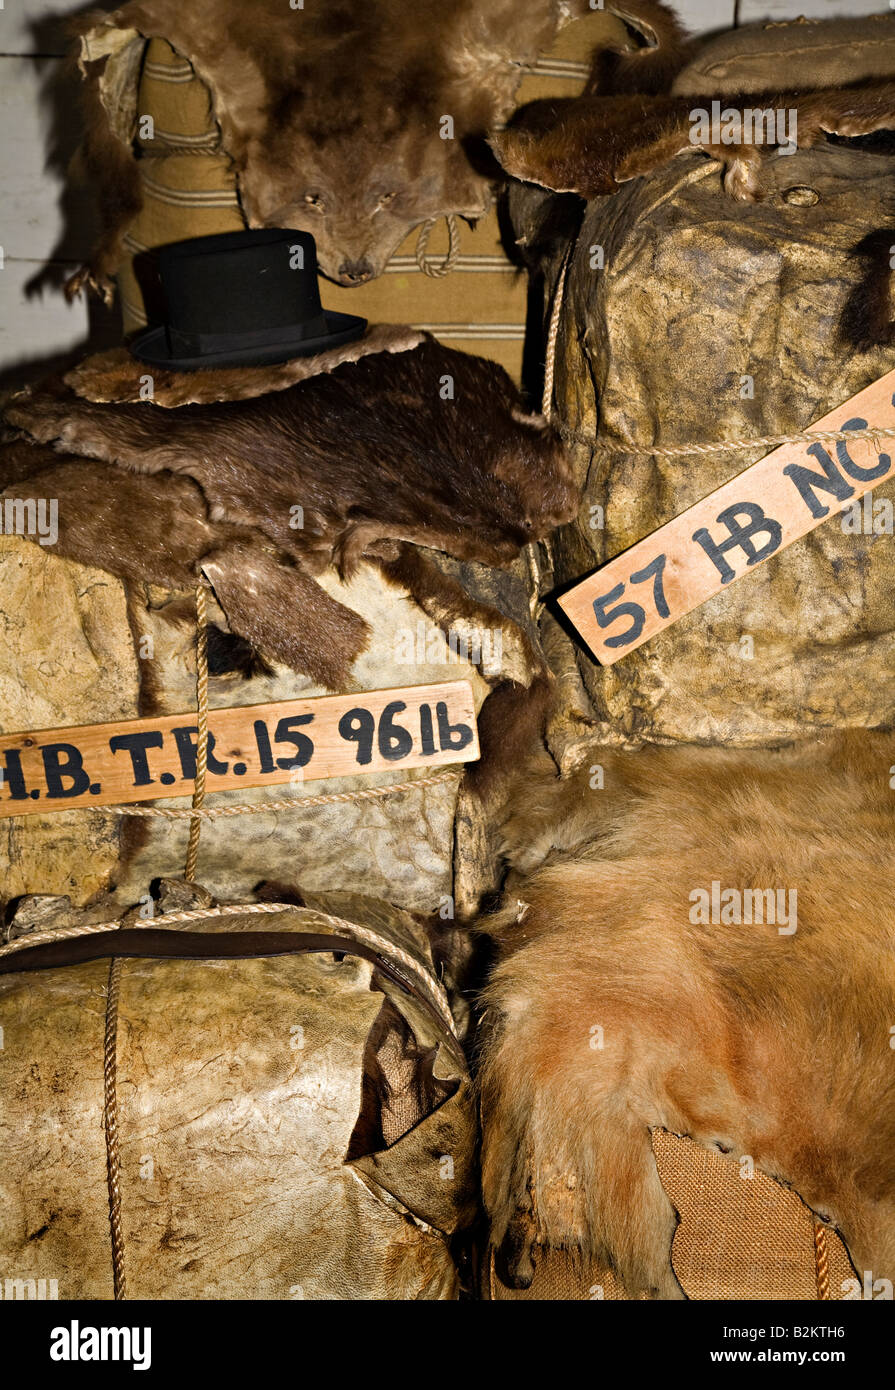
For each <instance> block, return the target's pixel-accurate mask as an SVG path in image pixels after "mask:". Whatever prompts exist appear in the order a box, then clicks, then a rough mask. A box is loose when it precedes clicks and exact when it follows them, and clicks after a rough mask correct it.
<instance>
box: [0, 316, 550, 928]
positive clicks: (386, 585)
mask: <svg viewBox="0 0 895 1390" xmlns="http://www.w3.org/2000/svg"><path fill="white" fill-rule="evenodd" d="M396 335H397V336H396ZM401 343H402V339H401V335H400V333H399V332H398V331H397V330H395V331H394V332H392V333H390V334H385V335H383V333H382V332H380V333H377V334H373V335H370V343H369V346H370V351H369V352H368V353H367V354H366V355H365V356H364V357H363V359H362V360H361V361H355V362H343V363H341V364H339V363H334V362H333V361H331V360H329V355H327V361H325V362H324V363H323V364H322V367H321V372H320V373H319V374H318V375H316V376H314V377H312V378H306V377H305V374H304V373H301V374H299V375H300V378H301V379H299V380H293V381H292V382H291V383H290V381H289V377H290V375H292V373H291V372H290V371H289V370H288V369H287V368H283V369H276V372H274V369H263V373H262V374H263V376H264V380H263V382H259V381H258V380H257V379H253V380H251V381H246V382H244V383H242V395H241V398H240V399H239V400H236V401H232V402H231V401H224V402H221V401H219V400H216V399H215V398H216V396H218V395H219V394H220V392H221V391H222V390H226V389H227V382H226V380H223V381H222V380H219V379H218V378H219V377H220V376H221V374H219V373H208V374H205V373H194V374H191V375H189V376H188V375H187V374H184V373H167V374H164V379H163V380H162V381H161V383H160V387H161V389H162V390H163V392H164V393H165V394H166V399H167V400H168V401H169V402H170V404H169V405H168V407H166V408H163V407H160V406H157V405H154V404H150V403H147V402H145V401H133V399H132V387H133V381H132V380H131V378H132V377H133V376H134V373H135V371H136V370H137V368H136V366H135V365H131V366H128V364H127V363H126V362H124V361H122V360H121V359H120V357H119V358H115V359H114V360H112V359H111V358H109V357H108V356H104V357H103V358H102V359H95V358H94V359H88V360H87V361H86V362H85V363H83V364H82V365H81V367H80V368H79V369H76V370H75V371H74V372H73V373H70V374H69V377H68V381H67V384H66V383H60V382H53V383H49V384H48V385H45V386H43V387H36V388H34V389H32V390H31V391H30V392H26V393H22V394H20V395H19V396H17V397H16V398H15V400H14V401H13V402H12V403H11V404H10V407H9V411H8V415H7V419H8V421H9V426H10V428H9V433H8V438H7V441H6V442H5V443H4V444H3V445H2V448H0V474H2V476H0V486H2V488H3V499H2V500H3V505H4V506H5V505H6V504H14V505H16V504H18V505H22V506H24V505H25V504H26V503H28V501H29V499H30V500H32V501H33V500H34V499H40V498H43V499H44V501H47V500H48V499H52V500H53V501H54V502H55V504H56V507H57V513H58V515H57V518H56V524H55V536H54V538H53V541H52V544H50V545H45V544H42V543H41V539H40V537H39V536H38V535H31V536H29V537H28V538H27V539H26V538H24V537H19V536H8V535H7V536H3V537H2V538H0V564H2V565H3V566H5V567H6V569H7V570H8V572H9V580H8V584H7V586H6V588H5V592H6V593H8V594H11V595H15V596H16V607H15V609H14V610H10V613H9V615H8V617H7V618H6V624H7V627H6V630H7V638H8V640H7V642H6V644H5V646H4V651H3V654H2V656H0V727H2V728H3V729H4V731H18V730H26V729H40V728H53V727H57V726H61V725H71V724H73V723H78V724H90V723H100V722H103V721H105V720H110V719H127V718H136V717H139V716H143V715H157V714H159V715H161V714H175V713H181V712H186V711H190V710H193V709H194V708H195V702H196V671H195V612H196V609H195V586H196V584H197V582H198V581H199V578H200V576H203V577H204V579H205V580H206V581H207V582H208V583H209V584H210V586H211V593H210V596H209V621H210V624H211V646H210V686H209V705H210V707H211V708H212V709H214V708H223V707H228V706H234V705H239V706H244V705H250V704H263V703H267V702H271V701H274V700H284V699H293V698H297V697H300V696H301V697H303V696H314V695H322V694H325V693H326V692H327V691H332V690H335V691H352V690H357V691H363V690H373V689H379V688H383V687H393V686H398V685H407V684H419V685H422V684H426V683H430V682H436V681H442V680H445V679H458V680H459V679H468V680H470V681H471V683H472V687H473V696H474V701H475V705H476V709H477V710H478V711H479V722H480V736H481V746H482V758H481V760H480V762H479V763H478V764H477V765H476V767H475V769H474V771H472V772H471V773H470V775H469V776H468V777H467V778H466V779H465V782H464V793H463V796H464V800H463V808H464V809H463V812H462V815H460V816H459V817H458V816H456V814H455V813H456V810H457V806H458V790H457V784H458V781H459V777H458V779H457V780H455V781H452V782H447V783H445V782H440V783H437V784H434V785H427V786H424V787H420V788H419V790H414V791H412V792H409V793H404V794H401V795H399V796H395V797H389V798H386V799H383V800H379V801H363V800H360V801H356V802H345V803H342V804H340V805H338V806H332V805H325V806H320V807H315V808H307V809H302V810H300V811H283V812H279V813H278V812H270V813H267V812H265V813H264V814H254V815H245V816H240V817H238V818H233V819H228V820H226V821H216V822H209V823H207V824H206V827H205V829H204V831H203V838H202V851H201V871H202V873H203V876H204V877H205V878H206V880H207V881H208V883H209V885H210V886H211V887H212V888H213V890H214V891H215V892H217V893H220V894H222V895H226V896H228V897H239V896H241V895H244V894H245V893H247V892H250V891H251V890H252V888H253V886H254V884H255V882H257V880H258V878H259V877H283V876H284V875H287V874H288V875H290V876H291V875H293V874H297V875H298V877H300V879H301V881H302V884H303V886H305V887H307V888H309V889H325V888H331V887H334V886H335V885H336V884H337V883H338V884H339V885H340V886H342V887H346V888H357V889H358V890H363V891H368V892H375V893H378V894H380V895H382V896H383V897H387V898H389V899H391V900H393V901H395V902H397V903H398V904H399V905H402V906H406V907H412V908H418V909H422V910H427V911H432V910H434V909H435V908H437V907H439V906H440V905H443V900H445V899H447V898H450V897H451V895H452V894H453V895H454V897H455V898H456V904H455V906H456V911H457V913H458V914H460V913H468V912H470V911H473V910H474V909H475V908H476V906H477V902H478V898H479V896H480V894H481V893H482V892H483V891H486V890H487V889H490V888H492V887H494V886H495V885H494V873H495V864H496V845H495V843H494V841H493V837H489V836H488V834H487V831H486V826H487V821H488V813H487V805H488V802H489V798H491V797H492V795H493V793H494V791H495V787H496V784H497V783H499V781H500V777H501V775H502V770H503V769H506V768H508V767H511V766H512V765H513V764H514V762H515V760H516V758H517V756H518V754H519V752H520V750H521V749H522V748H523V747H524V746H527V744H528V743H529V742H530V741H531V740H532V739H535V740H536V739H537V737H538V734H539V731H540V730H541V729H543V726H544V719H545V713H546V706H547V702H548V699H549V691H550V677H549V673H548V670H547V667H546V663H545V661H544V658H543V656H542V655H541V653H540V649H539V644H538V641H537V633H536V630H535V629H534V627H533V626H532V624H531V620H530V613H529V609H528V590H527V585H526V576H527V569H526V568H525V567H524V564H523V561H522V560H521V558H520V550H521V548H522V547H523V546H524V545H525V544H526V543H527V541H528V540H529V539H533V538H535V537H537V536H539V535H544V534H546V532H547V531H549V529H550V528H551V527H552V525H553V524H554V523H555V522H556V521H557V520H560V519H562V518H563V517H566V518H567V517H569V516H571V515H572V514H573V512H574V505H575V495H576V493H575V488H574V484H573V482H572V479H571V471H570V468H569V464H568V461H567V458H566V455H565V450H564V448H563V446H562V444H561V442H560V441H559V439H558V437H557V436H556V434H555V432H553V431H552V430H550V429H549V428H548V427H547V426H546V425H545V423H544V421H543V419H541V418H540V417H538V416H530V415H526V414H524V413H523V412H522V410H521V401H520V399H519V397H518V394H517V393H516V391H515V389H514V388H513V387H512V385H511V383H510V382H509V378H507V377H506V374H505V373H504V372H503V371H502V370H501V369H500V368H499V367H496V366H495V365H494V364H492V363H489V362H486V361H485V360H483V359H478V358H474V357H470V356H468V355H464V354H459V353H453V352H450V351H448V350H446V349H442V348H439V347H437V346H436V345H435V344H432V343H431V342H425V343H423V344H420V345H417V344H415V341H414V339H413V337H411V342H410V346H406V345H404V347H403V348H402V346H401ZM128 372H130V376H128ZM206 376H208V377H213V378H215V380H214V381H213V382H209V381H207V380H204V379H203V378H205V377H206ZM446 377H447V378H449V379H450V381H451V382H452V384H453V392H452V393H448V392H446V391H445V393H444V394H442V388H443V387H444V381H445V378H446ZM73 387H74V388H75V389H74V390H73V389H72V388H73ZM250 388H253V389H250ZM259 388H260V390H261V393H262V394H256V392H257V390H258V389H259ZM80 389H90V390H91V391H92V392H94V393H96V392H100V393H103V392H107V391H113V392H116V393H123V394H124V395H125V397H126V399H125V401H124V402H122V403H119V402H117V401H111V402H107V403H104V404H103V403H97V402H95V401H91V400H85V399H83V398H82V397H81V396H80V395H79V394H76V391H78V390H80ZM184 394H187V395H189V394H192V395H193V396H198V398H199V400H198V401H197V402H196V403H193V404H183V405H177V404H176V401H177V400H178V399H179V400H182V399H183V397H184ZM200 402H201V403H200ZM72 432H74V433H76V434H77V435H78V443H77V445H74V443H73V442H70V443H69V444H65V443H64V442H63V436H66V437H70V436H72ZM38 436H40V437H41V438H42V439H44V440H46V441H47V442H46V443H39V442H37V437H38ZM128 437H129V438H130V440H131V444H130V445H129V446H127V445H126V444H125V441H126V439H127V438H128ZM73 450H77V451H80V452H77V451H73ZM87 452H89V453H90V454H91V457H89V458H88V457H85V456H84V455H85V453H87ZM141 470H145V471H141ZM296 509H297V510H298V511H299V512H300V513H301V517H300V519H299V520H300V524H299V525H298V526H296V527H293V525H292V524H291V523H292V522H293V520H294V519H295V512H296ZM48 539H49V537H46V536H45V537H44V540H48ZM433 547H437V548H433ZM451 556H453V557H455V558H454V559H451V558H450V557H451ZM495 564H497V565H503V566H509V565H512V567H513V568H512V570H507V571H506V572H504V571H502V570H493V571H492V566H493V565H495ZM0 611H4V612H5V610H4V609H3V605H2V601H0ZM50 614H52V632H50V633H48V631H47V628H48V623H49V615H50ZM107 668H108V669H110V670H111V671H112V672H114V675H113V676H107V675H106V670H107ZM75 685H76V687H77V688H76V690H75V689H74V688H73V687H74V686H75ZM422 777H423V772H416V773H412V774H411V775H410V780H414V781H416V780H421V779H422ZM395 780H401V781H403V780H405V779H404V778H402V777H397V778H396V777H395V776H394V775H392V776H390V777H386V776H384V775H374V776H373V777H371V778H365V779H363V780H362V781H360V780H359V779H348V781H347V783H346V781H345V780H341V781H338V782H331V781H330V782H320V783H315V784H314V786H313V788H312V789H311V790H312V791H313V794H314V795H327V794H329V793H331V792H340V793H341V792H345V791H350V790H352V789H357V788H358V787H359V786H370V785H374V784H375V783H376V782H382V781H395ZM290 794H291V795H296V794H302V793H301V788H299V789H298V793H296V790H295V789H294V788H292V789H290V788H288V787H287V788H285V789H284V788H280V789H277V788H271V789H267V788H256V789H242V788H240V789H238V790H235V791H231V792H224V793H221V794H220V800H221V801H222V802H225V803H226V802H247V803H250V804H253V805H259V804H264V803H265V802H267V801H270V800H276V799H278V798H280V799H281V798H282V797H284V796H287V795H290ZM186 837H187V825H186V823H185V822H184V821H176V822H170V821H165V820H163V819H161V818H160V817H157V816H156V817H152V818H149V819H137V818H135V817H122V816H119V815H117V814H116V813H114V812H111V811H108V812H101V811H99V810H95V809H91V810H90V811H88V812H60V813H54V814H52V815H40V814H38V815H35V816H29V817H17V818H12V819H4V820H2V821H0V841H5V843H6V849H7V855H8V863H9V866H10V867H9V872H8V874H7V875H6V877H5V880H4V884H3V888H2V892H3V896H4V898H5V899H7V900H8V899H10V898H12V897H15V896H17V895H18V894H21V893H30V892H50V893H70V894H71V896H72V900H73V901H74V902H76V903H83V902H85V901H86V900H87V899H89V898H90V896H91V895H92V894H94V893H96V892H97V891H99V890H100V889H102V888H107V887H108V888H114V890H115V892H116V894H117V897H118V901H121V902H128V901H131V900H132V899H133V897H134V896H139V895H140V893H142V892H144V891H145V887H146V885H147V884H148V882H149V881H150V880H151V879H152V878H154V877H156V876H158V875H166V876H170V875H172V874H176V873H178V872H179V871H180V870H181V869H182V867H183V862H184V859H183V856H184V850H185V845H186ZM85 847H86V849H87V852H86V853H85V852H84V849H85ZM454 861H456V864H457V866H458V881H457V883H456V884H454V882H453V863H454Z"/></svg>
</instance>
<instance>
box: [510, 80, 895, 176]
mask: <svg viewBox="0 0 895 1390" xmlns="http://www.w3.org/2000/svg"><path fill="white" fill-rule="evenodd" d="M716 96H717V93H708V94H705V95H702V96H694V95H688V96H673V95H652V96H642V95H612V96H584V97H580V98H577V99H576V100H570V101H565V102H562V101H557V102H533V103H531V105H530V106H528V107H525V108H524V109H523V111H522V112H521V113H520V116H519V118H518V122H517V123H515V124H514V125H513V126H512V127H510V128H509V129H507V130H506V131H504V132H502V133H501V134H500V135H497V136H495V137H493V139H492V141H491V145H492V148H493V149H494V151H495V153H496V155H497V157H498V159H499V160H500V163H501V165H502V167H503V169H504V170H505V171H506V173H508V174H511V175H512V176H513V177H514V178H517V179H522V180H524V181H525V182H528V183H536V184H540V185H541V186H542V187H544V188H549V189H552V190H554V191H555V192H558V193H577V194H579V195H580V196H581V197H583V198H595V197H598V196H600V195H603V194H607V193H613V192H615V190H616V189H617V188H618V187H619V185H620V184H623V183H626V182H627V181H628V180H629V179H634V178H638V177H639V176H641V175H644V174H648V173H650V172H651V170H653V169H658V168H660V167H661V166H662V165H664V164H667V163H668V162H669V161H670V160H672V159H674V158H675V157H676V156H677V155H680V154H693V153H701V154H705V155H707V156H708V157H709V158H711V159H717V160H720V161H721V163H722V165H723V166H724V175H723V181H724V187H725V189H726V191H727V192H728V193H729V194H730V195H731V197H734V198H740V199H744V200H750V201H754V200H756V199H758V198H760V197H762V196H763V194H764V193H765V191H766V183H765V179H764V162H765V157H766V154H767V152H768V151H769V150H770V149H777V148H780V147H781V146H785V147H786V149H787V153H792V150H793V149H794V148H800V149H807V148H810V147H811V146H813V145H817V144H820V143H823V141H824V140H825V138H826V137H827V136H828V135H834V136H841V137H843V138H848V139H853V138H855V137H856V136H863V135H872V134H874V133H875V132H876V131H880V130H892V129H895V82H874V83H865V84H860V85H858V86H855V87H844V88H841V89H836V90H829V91H808V92H805V91H801V92H796V91H789V92H787V91H782V92H781V91H777V92H760V93H754V92H753V93H749V94H746V93H741V94H739V95H736V94H730V93H728V94H725V97H724V102H723V103H719V106H720V105H722V104H723V107H724V109H725V111H726V110H728V109H729V110H731V111H736V112H737V114H738V116H739V115H740V114H741V113H743V112H746V113H747V117H746V119H747V121H748V133H747V134H746V136H745V138H744V136H743V134H742V133H738V131H739V132H742V130H743V125H742V122H740V124H739V125H736V123H735V122H734V121H728V123H727V126H726V127H725V126H724V125H723V124H722V122H721V119H720V112H719V117H718V120H717V121H716V122H715V124H714V127H713V126H712V123H711V119H710V117H709V116H708V113H709V112H710V111H711V107H712V102H713V99H714V98H715V97H716ZM697 110H698V111H702V112H705V113H707V114H706V129H705V135H704V136H703V135H701V134H699V131H698V128H697V127H696V126H695V125H694V120H693V113H694V111H697ZM778 112H780V113H783V114H784V116H785V123H784V124H783V126H782V128H781V125H780V123H779V122H778V121H777V120H776V114H777V113H778ZM752 113H755V114H756V115H757V117H758V119H757V120H755V121H754V122H753V117H752ZM728 136H731V137H732V138H728ZM694 137H696V138H694Z"/></svg>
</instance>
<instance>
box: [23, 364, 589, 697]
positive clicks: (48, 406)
mask: <svg viewBox="0 0 895 1390" xmlns="http://www.w3.org/2000/svg"><path fill="white" fill-rule="evenodd" d="M447 378H450V379H451V381H452V382H453V388H454V391H453V396H452V397H451V398H450V399H443V398H442V390H443V389H444V382H445V380H446V379H447ZM7 419H8V421H9V422H11V424H12V425H14V426H15V427H17V428H18V429H19V430H22V431H25V432H26V433H27V435H28V438H27V439H21V440H18V441H14V442H13V443H11V444H8V445H7V446H6V450H5V452H4V457H3V460H2V462H0V486H6V488H7V495H8V496H10V497H13V496H17V497H37V496H45V497H49V498H56V499H57V500H58V503H59V540H58V543H57V551H58V553H59V554H62V555H66V556H68V557H69V558H71V559H75V560H78V561H81V562H83V563H87V564H94V565H99V566H101V567H103V568H107V569H109V570H110V571H111V572H112V573H115V574H118V575H121V576H122V577H124V578H129V579H139V580H142V581H145V582H150V583H161V584H166V585H170V586H171V587H173V588H177V589H183V588H191V587H193V586H194V584H195V582H196V579H197V577H198V574H199V572H200V571H201V572H203V573H204V574H205V575H206V577H207V578H208V579H209V581H210V582H211V583H212V585H213V587H214V589H215V593H216V594H217V597H218V600H219V602H220V604H221V607H222V608H223V609H224V611H225V613H226V615H227V618H228V621H229V623H230V625H231V627H232V629H233V631H234V632H236V633H238V634H239V635H240V636H242V637H245V638H246V639H247V640H248V641H249V642H251V643H252V645H253V646H255V647H256V648H257V649H258V650H259V651H260V652H261V653H262V655H264V656H267V657H269V658H273V659H274V660H278V661H282V662H284V663H285V664H286V665H288V666H291V667H292V668H293V669H295V670H300V671H304V672H307V673H308V674H310V675H312V676H314V678H315V679H318V680H320V681H321V682H322V683H323V684H325V685H326V686H327V687H329V688H331V689H338V688H339V687H340V686H343V685H344V682H345V681H346V679H347V676H348V671H349V669H350V667H351V664H352V663H353V661H354V659H355V658H356V656H357V655H358V653H359V652H360V650H361V649H362V648H363V646H364V644H365V642H366V640H367V637H368V630H367V626H366V624H365V623H364V621H363V620H362V619H361V618H360V617H358V616H357V615H356V614H355V613H353V612H351V611H350V610H349V609H348V608H346V607H344V606H343V605H341V604H339V603H338V602H337V601H336V600H335V599H333V598H331V597H329V595H328V594H327V593H326V592H325V591H324V589H323V588H322V587H321V586H320V585H319V584H317V583H316V581H315V579H314V578H313V576H314V575H315V574H319V573H321V572H322V571H323V570H324V569H325V568H327V567H328V566H329V565H331V564H336V565H338V567H339V569H340V571H341V573H342V575H343V577H345V578H350V577H351V575H352V574H353V573H355V571H356V570H357V567H358V565H359V563H360V561H361V560H362V559H368V560H370V561H371V562H373V563H376V564H378V565H379V566H380V567H381V568H382V569H383V572H384V573H385V576H386V578H387V579H390V580H391V581H392V582H394V583H395V584H398V585H406V581H408V580H409V582H410V585H411V588H410V591H411V592H413V591H414V590H418V591H419V593H420V598H421V600H422V601H423V602H424V603H425V604H429V605H431V603H432V602H433V601H434V599H433V595H438V594H440V595H441V599H442V605H443V612H444V613H445V614H448V613H450V614H453V615H456V614H457V613H458V612H459V613H461V615H462V610H463V605H464V602H465V604H466V607H467V608H468V606H469V605H468V600H466V599H465V596H462V597H460V596H458V595H457V594H455V593H454V591H453V588H456V586H453V588H452V587H451V586H450V585H449V584H447V583H446V581H445V580H444V578H443V577H442V576H440V575H439V574H438V572H437V570H436V569H435V568H434V566H432V565H431V564H430V563H429V562H428V561H426V560H425V559H424V557H422V556H420V557H418V561H417V563H416V564H415V565H412V566H411V567H410V568H409V569H407V568H406V566H404V569H402V566H401V564H400V563H399V561H400V555H401V543H402V542H414V543H415V544H416V545H420V546H428V547H434V548H436V549H441V550H444V551H446V552H447V553H448V554H450V555H453V556H455V557H457V558H460V559H471V560H478V561H481V562H483V563H485V564H494V565H500V564H502V563H506V562H508V561H510V560H512V559H513V558H514V557H515V556H516V555H517V554H518V552H519V550H520V548H521V547H522V546H523V545H525V544H527V543H528V542H529V541H532V540H536V539H538V538H539V537H542V536H544V535H546V534H547V533H548V532H549V531H550V530H551V529H552V528H553V527H554V526H555V525H557V524H559V523H560V522H562V521H566V520H568V519H569V518H570V517H571V516H572V515H573V513H574V509H575V506H576V498H577V494H576V490H575V487H574V484H573V481H572V477H571V472H570V469H569V465H568V462H567V459H566V455H565V451H564V449H563V446H562V444H561V442H560V440H559V438H558V437H557V436H556V435H555V434H554V432H553V431H552V430H551V429H550V428H549V427H547V426H546V424H545V422H544V421H543V419H542V418H541V417H540V416H527V415H524V414H523V413H522V411H521V402H520V398H519V396H518V393H517V392H516V390H515V388H514V387H513V385H512V383H511V382H510V379H509V377H508V376H507V375H506V373H505V372H504V371H503V370H502V368H500V367H498V366H497V365H496V364H494V363H492V362H488V361H486V360H485V359H483V358H475V357H471V356H469V355H467V354H465V353H456V352H451V351H449V350H448V349H445V348H442V347H439V346H437V345H436V344H434V343H432V342H426V343H424V344H422V345H421V346H420V347H418V348H415V349H413V350H412V351H409V352H401V353H391V352H381V353H376V354H372V355H370V356H368V357H365V358H363V359H361V360H360V361H359V362H355V363H346V364H343V365H342V366H340V367H338V368H336V369H334V370H333V371H331V372H329V373H325V374H321V375H318V376H316V377H314V378H311V379H309V380H307V381H303V382H299V383H297V384H295V385H293V386H290V387H286V388H284V389H282V390H279V391H275V392H273V393H271V394H268V395H266V396H262V397H256V398H252V399H249V400H244V401H235V402H223V403H219V404H209V405H190V406H182V407H179V408H175V409H162V408H160V407H158V406H155V405H150V404H147V403H143V404H139V405H133V404H127V405H114V404H109V405H102V404H95V403H93V402H90V401H85V400H83V399H81V398H80V397H78V396H75V395H74V394H73V393H72V392H71V391H70V390H69V389H68V388H67V387H66V386H65V385H64V383H61V382H59V381H55V382H50V383H46V384H45V385H44V386H42V387H38V388H35V389H33V390H29V391H25V392H22V393H20V394H19V395H18V396H16V397H14V398H13V400H12V401H11V402H10V403H9V405H8V407H7ZM50 445H51V446H52V448H48V447H46V446H50ZM38 446H41V447H38ZM87 460H90V462H88V461H87ZM296 507H299V508H301V509H302V513H303V514H302V515H301V516H300V517H299V516H298V515H297V514H296V512H295V508H296ZM296 520H299V521H300V522H301V524H300V525H298V526H294V525H293V522H294V521H296ZM404 570H406V573H404ZM466 616H468V615H466ZM483 617H484V619H485V620H487V617H488V615H487V613H485V614H483V615H479V619H478V621H479V624H480V625H481V624H482V618H483Z"/></svg>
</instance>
